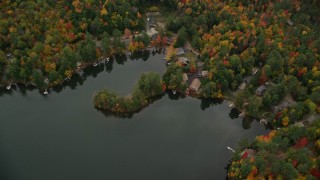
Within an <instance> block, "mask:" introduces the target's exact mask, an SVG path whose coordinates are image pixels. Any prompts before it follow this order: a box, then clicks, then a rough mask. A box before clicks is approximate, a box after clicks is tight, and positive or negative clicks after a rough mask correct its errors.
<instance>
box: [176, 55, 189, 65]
mask: <svg viewBox="0 0 320 180" xmlns="http://www.w3.org/2000/svg"><path fill="white" fill-rule="evenodd" d="M178 62H180V63H181V64H183V65H187V64H189V62H190V60H189V58H186V57H179V58H178Z"/></svg>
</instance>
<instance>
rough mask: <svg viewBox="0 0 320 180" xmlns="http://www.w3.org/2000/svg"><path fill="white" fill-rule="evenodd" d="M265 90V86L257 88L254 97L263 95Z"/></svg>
mask: <svg viewBox="0 0 320 180" xmlns="http://www.w3.org/2000/svg"><path fill="white" fill-rule="evenodd" d="M266 90H267V87H266V86H265V85H262V86H259V87H258V89H257V90H256V95H258V96H262V95H263V93H264V92H265V91H266Z"/></svg>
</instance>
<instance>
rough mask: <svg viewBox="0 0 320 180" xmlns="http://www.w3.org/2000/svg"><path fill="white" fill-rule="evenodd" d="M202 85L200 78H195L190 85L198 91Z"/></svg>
mask: <svg viewBox="0 0 320 180" xmlns="http://www.w3.org/2000/svg"><path fill="white" fill-rule="evenodd" d="M200 86H201V82H200V80H199V79H198V78H195V79H194V80H193V81H192V82H191V85H190V89H191V90H193V91H198V90H199V88H200Z"/></svg>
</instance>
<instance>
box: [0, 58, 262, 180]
mask: <svg viewBox="0 0 320 180" xmlns="http://www.w3.org/2000/svg"><path fill="white" fill-rule="evenodd" d="M151 56H152V55H151ZM162 58H163V55H155V56H152V57H150V58H149V59H148V60H147V61H143V60H141V59H140V60H133V61H132V60H130V59H127V60H126V61H125V62H123V61H121V60H119V59H118V61H115V60H114V62H113V69H112V71H111V73H109V72H107V70H109V71H110V70H111V66H110V65H107V68H106V67H104V66H103V65H100V66H98V67H96V68H95V69H93V68H92V69H91V70H90V69H89V70H87V71H85V74H84V76H86V77H85V80H80V77H74V78H73V79H72V80H71V81H69V82H67V83H66V85H65V86H64V87H63V88H60V89H59V88H58V89H57V91H60V92H59V93H57V92H55V91H51V93H50V94H49V95H48V96H42V95H40V94H39V93H38V92H37V91H36V90H33V91H30V90H26V91H23V90H20V88H16V89H15V90H12V91H11V93H10V94H9V93H3V94H1V97H0V179H1V180H91V179H92V180H100V179H101V180H102V179H103V180H180V179H181V180H194V179H196V180H209V179H212V180H213V179H224V178H225V176H226V171H225V169H224V168H225V166H226V164H227V162H228V161H229V159H230V158H231V156H232V152H231V151H229V150H227V148H226V147H227V146H231V147H236V145H237V143H238V142H239V141H240V140H241V139H243V138H248V139H249V140H252V139H253V138H254V137H255V136H256V135H260V134H263V133H265V132H266V130H265V129H264V128H263V127H262V126H261V125H260V124H258V123H256V122H253V123H252V124H251V128H248V129H244V128H243V126H244V127H246V128H247V126H248V125H243V122H242V120H241V119H231V118H230V116H232V115H231V113H230V109H229V108H228V107H227V105H226V104H225V103H221V104H217V105H215V106H210V107H208V108H206V109H205V110H202V109H204V107H205V105H204V104H205V103H203V102H201V101H200V100H197V99H192V98H190V97H187V98H182V99H179V100H172V99H171V98H169V96H168V95H166V96H164V97H163V98H162V99H160V100H158V101H156V102H155V103H153V104H152V105H150V106H149V107H147V108H146V109H144V110H143V111H141V112H140V113H138V114H135V115H133V117H132V118H119V117H114V116H111V115H110V116H106V115H104V114H103V113H101V112H99V111H97V110H96V109H94V107H93V103H92V97H93V93H94V92H95V91H97V90H99V89H101V88H104V87H107V88H109V89H113V90H116V91H117V92H119V93H120V94H121V95H125V94H127V93H129V92H130V91H131V89H132V88H133V86H134V84H135V82H137V80H138V79H139V76H140V75H141V73H142V72H147V71H155V72H159V73H163V72H164V71H165V62H164V61H163V60H162ZM118 63H120V65H119V64H118ZM121 64H124V65H121ZM99 71H101V72H99ZM201 107H202V108H201Z"/></svg>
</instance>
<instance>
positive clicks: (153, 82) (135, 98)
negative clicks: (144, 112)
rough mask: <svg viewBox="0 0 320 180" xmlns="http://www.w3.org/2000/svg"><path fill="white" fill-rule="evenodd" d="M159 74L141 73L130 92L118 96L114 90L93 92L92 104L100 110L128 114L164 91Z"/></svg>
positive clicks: (146, 104) (150, 101) (145, 104)
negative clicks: (126, 94) (124, 95)
mask: <svg viewBox="0 0 320 180" xmlns="http://www.w3.org/2000/svg"><path fill="white" fill-rule="evenodd" d="M164 90H165V88H164V86H163V84H162V81H161V78H160V75H158V74H156V73H145V74H142V75H141V77H140V79H139V82H138V83H137V85H136V87H135V89H134V90H133V92H132V94H130V95H128V96H126V97H119V96H118V95H117V94H116V93H115V92H111V91H109V90H107V89H106V90H102V91H99V92H97V93H96V94H95V96H94V105H95V107H96V108H98V109H100V110H105V111H108V112H111V113H116V114H119V113H123V114H130V113H134V112H138V111H140V110H141V109H142V108H144V107H146V106H148V105H149V104H150V103H152V102H153V100H154V99H156V98H157V97H159V96H162V95H163V93H164Z"/></svg>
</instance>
